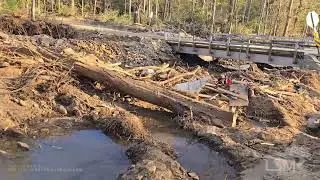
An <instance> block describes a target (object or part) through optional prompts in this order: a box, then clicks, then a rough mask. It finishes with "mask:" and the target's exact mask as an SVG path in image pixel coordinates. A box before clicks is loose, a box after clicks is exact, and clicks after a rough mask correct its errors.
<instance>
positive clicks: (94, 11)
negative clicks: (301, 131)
mask: <svg viewBox="0 0 320 180" xmlns="http://www.w3.org/2000/svg"><path fill="white" fill-rule="evenodd" d="M96 13H97V0H94V6H93V15H96Z"/></svg>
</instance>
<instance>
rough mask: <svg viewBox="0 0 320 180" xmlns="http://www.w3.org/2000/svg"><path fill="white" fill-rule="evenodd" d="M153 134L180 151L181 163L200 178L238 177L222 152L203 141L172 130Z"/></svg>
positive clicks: (222, 178)
mask: <svg viewBox="0 0 320 180" xmlns="http://www.w3.org/2000/svg"><path fill="white" fill-rule="evenodd" d="M153 136H155V137H158V138H159V139H161V140H163V141H164V142H166V143H168V144H170V145H171V146H172V147H173V148H174V149H175V151H176V152H177V153H178V156H179V157H178V161H179V163H180V164H181V165H182V166H183V167H184V168H186V169H187V170H189V171H193V172H196V173H197V174H198V175H199V177H200V179H204V180H206V179H208V180H210V179H217V180H220V179H221V180H225V179H234V178H235V177H236V176H235V174H236V171H235V170H234V168H233V167H231V166H230V165H229V164H228V163H227V160H226V158H224V156H223V155H222V154H220V153H218V152H216V151H213V150H211V149H210V148H209V147H208V146H206V145H204V144H202V143H198V142H195V141H192V140H191V139H192V138H191V137H187V136H185V135H183V134H181V133H175V132H172V131H171V132H153Z"/></svg>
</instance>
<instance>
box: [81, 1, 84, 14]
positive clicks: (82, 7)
mask: <svg viewBox="0 0 320 180" xmlns="http://www.w3.org/2000/svg"><path fill="white" fill-rule="evenodd" d="M83 15H84V0H81V16H83Z"/></svg>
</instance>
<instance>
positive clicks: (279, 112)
mask: <svg viewBox="0 0 320 180" xmlns="http://www.w3.org/2000/svg"><path fill="white" fill-rule="evenodd" d="M0 22H1V24H3V26H1V28H2V29H1V30H2V31H3V32H1V33H0V44H1V45H0V46H1V48H0V63H1V64H0V65H1V66H0V76H1V78H0V93H1V96H0V104H1V105H0V137H1V138H0V141H1V143H0V150H2V151H6V152H9V153H10V154H11V153H12V154H14V151H15V150H16V149H17V148H18V147H17V145H16V143H15V142H16V141H22V140H24V139H31V138H37V137H41V136H50V135H57V134H61V133H65V132H68V131H70V130H74V129H86V128H97V129H102V130H104V131H105V133H106V134H108V135H111V136H113V137H115V138H120V139H123V140H128V141H130V142H133V143H135V145H134V146H132V147H131V148H129V150H128V151H127V152H128V157H129V158H130V159H131V160H132V162H133V163H134V164H135V165H134V166H132V168H130V169H129V170H128V171H127V172H126V173H124V174H121V175H120V176H119V178H120V179H192V178H194V179H196V178H197V176H196V174H195V173H191V172H188V171H187V170H186V169H184V168H183V167H182V166H181V165H180V164H179V163H178V162H177V161H176V156H175V152H174V150H173V149H172V148H171V147H170V146H169V145H168V144H166V143H163V142H161V141H159V140H156V139H154V138H152V133H150V132H149V131H148V128H149V127H148V124H147V123H146V122H144V121H142V120H141V119H140V118H139V117H137V116H136V114H137V113H139V112H134V113H131V112H130V111H129V110H128V109H127V108H125V107H126V106H127V105H128V103H129V104H132V105H134V106H137V107H140V108H148V109H153V108H155V109H158V110H160V111H165V112H169V111H168V110H164V109H163V108H160V107H157V106H154V105H150V104H149V105H148V104H146V103H145V102H141V101H139V100H137V99H135V98H134V97H130V96H127V95H126V94H121V93H119V92H117V91H116V90H115V89H113V88H111V87H110V86H109V85H108V84H102V83H100V82H94V81H92V80H90V79H87V78H84V77H80V76H78V75H77V73H75V72H74V71H73V64H74V62H75V61H85V62H92V63H96V62H98V61H103V62H105V63H107V64H108V65H110V64H111V65H110V66H112V67H113V66H114V67H116V66H117V67H121V71H122V70H124V71H125V72H127V74H126V73H124V72H120V71H119V68H117V69H114V71H116V72H118V73H120V74H122V75H124V76H125V75H127V76H129V75H130V76H132V78H136V79H139V80H141V81H142V80H143V81H145V83H150V82H157V83H159V82H161V81H166V80H168V79H169V78H172V77H174V76H176V75H177V74H179V73H180V74H181V73H185V72H191V71H194V70H195V67H192V66H191V67H190V66H189V65H188V64H187V63H186V62H185V61H183V60H182V59H180V58H179V57H178V56H175V55H174V54H173V53H172V50H171V47H170V46H169V45H167V44H166V43H164V42H161V41H156V40H152V39H148V38H138V37H123V36H108V35H102V34H100V33H98V32H91V31H78V30H75V29H72V28H71V27H70V26H67V25H57V24H54V23H48V22H44V21H43V22H31V21H24V20H20V19H16V18H12V17H8V16H1V17H0ZM221 61H223V60H221ZM164 63H166V64H168V65H167V66H168V67H169V68H170V71H165V72H162V70H163V69H164V68H163V66H165V65H163V64H164ZM234 63H237V62H234ZM221 64H225V63H223V62H221ZM228 65H229V64H228ZM231 65H232V63H231ZM155 66H156V67H158V68H157V69H160V70H157V71H156V73H154V74H151V75H150V74H148V73H149V71H146V69H147V70H148V69H150V68H151V67H155ZM168 67H165V68H168ZM128 72H130V73H131V72H134V73H132V74H129V75H128ZM208 74H210V75H211V76H213V77H214V78H215V79H219V78H220V77H221V76H222V75H224V76H228V77H232V79H233V80H238V81H245V82H247V83H248V84H249V89H250V92H251V93H250V96H249V102H250V103H249V106H248V107H246V108H241V109H240V117H239V121H238V124H237V126H236V128H231V127H227V128H218V127H216V126H212V125H210V124H209V123H207V122H205V121H199V118H198V117H194V116H192V112H191V114H190V112H188V113H186V114H185V115H180V116H177V117H175V118H174V122H175V124H176V125H177V126H179V127H180V128H184V129H185V130H186V131H187V132H189V133H190V134H192V135H195V136H196V137H197V138H199V139H200V140H201V142H203V143H205V144H207V145H208V146H210V147H211V148H212V149H214V150H216V151H219V152H222V153H223V154H224V155H225V156H226V157H228V159H229V161H230V162H229V163H230V164H232V165H233V166H234V167H235V168H236V169H237V171H238V173H239V174H241V176H243V177H246V176H247V175H248V174H246V172H245V171H244V170H248V169H250V168H255V166H256V164H259V162H261V161H264V160H266V159H267V157H275V156H279V154H281V153H282V154H281V155H282V156H281V157H282V158H283V159H285V160H292V159H295V158H296V159H297V158H298V159H299V160H301V161H299V162H303V163H302V165H301V171H298V172H299V173H302V174H305V175H308V174H312V177H314V178H315V179H316V178H318V177H319V167H320V166H319V160H320V156H319V137H320V134H319V131H318V130H315V131H311V130H310V129H309V128H307V125H308V118H309V117H310V116H314V114H317V113H319V111H320V100H319V98H320V96H319V95H320V74H319V72H314V71H307V70H290V69H289V70H286V69H267V68H266V69H264V70H262V69H260V68H258V67H257V66H256V65H254V64H253V65H251V67H250V68H249V69H248V70H244V71H234V70H229V69H228V68H221V66H220V65H219V62H218V63H215V64H206V65H205V66H202V67H201V68H200V70H199V71H197V74H195V75H194V76H203V75H208ZM192 78H193V77H192ZM181 81H182V82H185V81H187V80H186V79H183V78H182V80H180V81H177V82H172V83H168V85H165V86H162V87H166V86H167V88H171V87H172V86H173V85H174V84H177V83H179V82H181ZM199 101H206V100H199ZM210 101H211V103H213V104H215V105H217V106H219V108H221V109H227V108H226V106H227V105H226V104H227V102H225V101H223V99H222V98H220V99H219V98H218V99H212V100H210ZM169 113H170V112H169ZM172 115H173V114H172ZM310 135H312V136H310ZM2 142H3V143H2ZM295 149H304V150H303V152H304V153H305V154H307V156H301V153H300V155H299V153H298V152H297V151H296V154H295V153H291V151H295ZM287 152H290V153H291V154H290V153H287ZM284 153H287V156H283V154H284ZM297 153H298V154H297ZM2 154H4V153H1V154H0V155H2ZM290 173H291V174H290ZM293 175H297V174H292V171H289V172H286V173H285V172H282V171H281V172H263V175H262V177H264V178H270V179H275V178H278V179H288V178H289V179H290V178H291V177H292V176H293Z"/></svg>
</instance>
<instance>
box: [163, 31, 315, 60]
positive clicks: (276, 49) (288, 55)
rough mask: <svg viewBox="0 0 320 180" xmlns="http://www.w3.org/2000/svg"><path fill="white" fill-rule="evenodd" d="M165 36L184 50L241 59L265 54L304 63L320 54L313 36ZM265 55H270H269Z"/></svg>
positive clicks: (185, 51) (254, 58) (270, 57)
mask: <svg viewBox="0 0 320 180" xmlns="http://www.w3.org/2000/svg"><path fill="white" fill-rule="evenodd" d="M165 40H166V41H167V42H168V43H169V44H171V45H173V46H174V49H175V50H176V51H177V52H180V53H187V54H198V55H208V56H216V57H224V58H232V59H233V58H236V56H234V55H232V54H237V55H238V59H242V60H251V61H254V62H261V61H262V60H259V59H257V58H263V59H264V60H263V61H262V62H263V63H268V64H276V65H279V66H281V65H282V66H291V65H292V66H297V64H300V65H301V63H302V64H303V63H304V59H305V56H306V55H308V56H314V57H315V58H311V59H317V57H319V54H318V51H317V47H316V44H315V43H314V42H313V40H312V39H311V38H286V37H274V36H273V37H272V36H268V37H265V36H257V35H232V34H214V35H212V36H211V37H210V38H208V39H204V38H198V37H194V36H188V35H187V36H183V35H181V34H168V33H166V34H165ZM258 55H259V56H258ZM261 55H264V56H267V59H265V58H266V57H264V56H261ZM284 59H286V60H285V61H287V62H285V61H284ZM309 59H310V58H309ZM280 61H281V62H280ZM316 63H318V62H316Z"/></svg>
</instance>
